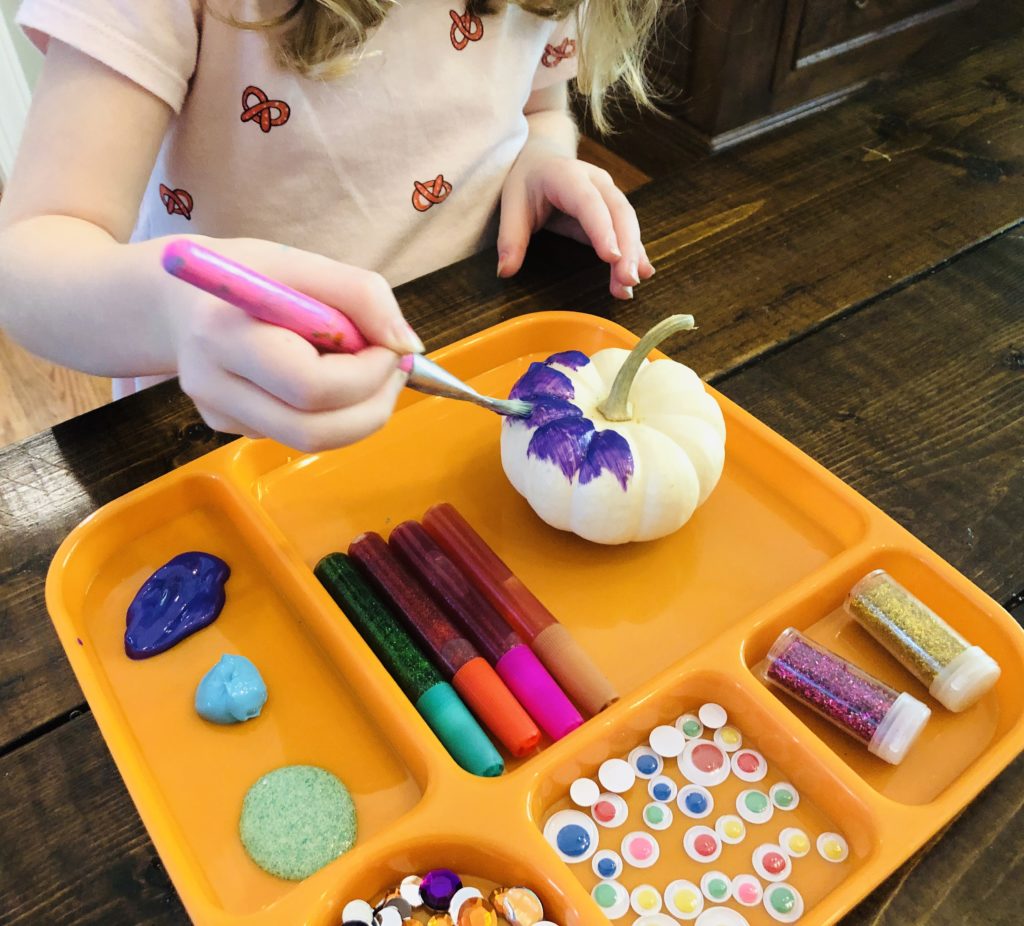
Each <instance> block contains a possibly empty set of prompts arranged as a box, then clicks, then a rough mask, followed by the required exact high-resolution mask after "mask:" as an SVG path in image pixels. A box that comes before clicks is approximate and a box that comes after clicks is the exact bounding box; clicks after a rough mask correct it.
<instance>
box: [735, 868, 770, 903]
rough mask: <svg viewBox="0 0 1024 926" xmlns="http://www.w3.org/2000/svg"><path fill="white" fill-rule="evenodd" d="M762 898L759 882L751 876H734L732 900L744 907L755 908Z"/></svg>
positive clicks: (762, 893) (762, 892) (762, 891)
mask: <svg viewBox="0 0 1024 926" xmlns="http://www.w3.org/2000/svg"><path fill="white" fill-rule="evenodd" d="M763 896H764V890H763V889H762V887H761V882H760V881H758V880H757V878H755V877H754V876H753V875H736V877H735V878H733V879H732V898H733V900H735V901H736V903H738V904H743V906H744V907H756V906H757V905H758V904H759V903H760V902H761V898H762V897H763Z"/></svg>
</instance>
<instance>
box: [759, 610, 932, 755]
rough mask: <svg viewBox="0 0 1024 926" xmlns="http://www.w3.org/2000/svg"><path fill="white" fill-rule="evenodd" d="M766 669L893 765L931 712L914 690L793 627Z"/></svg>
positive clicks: (777, 681) (770, 653)
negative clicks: (897, 687) (860, 665)
mask: <svg viewBox="0 0 1024 926" xmlns="http://www.w3.org/2000/svg"><path fill="white" fill-rule="evenodd" d="M762 675H763V677H764V678H765V680H766V681H768V682H771V683H772V684H774V685H777V686H778V687H779V688H781V689H783V690H784V691H786V692H788V693H789V694H791V695H792V696H793V697H794V698H796V699H797V700H798V701H800V702H802V703H803V704H806V705H807V706H808V707H809V708H811V709H812V710H813V711H815V712H817V713H818V714H820V715H821V716H822V717H824V718H825V719H826V720H829V721H831V722H832V723H833V724H835V726H837V727H839V728H840V729H841V730H845V731H846V732H847V733H849V734H850V735H851V736H854V737H856V738H857V739H859V740H860V741H861V742H862V743H864V744H865V745H866V746H867V747H868V750H869V751H870V752H872V753H874V754H875V755H876V756H878V757H880V758H882V759H885V761H886V762H890V763H892V764H893V765H898V764H899V763H900V762H902V761H903V758H904V756H906V754H907V751H908V750H909V749H910V747H911V746H912V745H913V743H914V740H916V739H917V736H918V734H919V733H920V732H921V730H922V729H923V728H924V725H925V724H926V723H927V722H928V718H929V717H930V716H931V710H929V708H928V707H927V706H926V705H925V704H922V703H921V702H920V701H918V700H917V698H915V697H914V696H913V695H910V694H908V693H907V692H905V691H904V692H902V693H900V692H897V691H895V690H894V689H892V688H890V687H889V686H888V685H886V684H885V683H884V682H880V681H879V680H878V679H877V678H874V677H873V676H871V675H868V673H867V672H864V671H863V670H862V669H858V668H857V667H856V666H855V665H853V664H852V663H850V662H847V661H846V660H845V659H843V658H842V657H841V656H838V655H836V654H835V653H833V652H832V651H831V650H829V649H826V648H825V647H824V646H821V645H820V644H818V643H815V642H813V641H812V640H809V639H807V637H805V636H804V635H803V634H802V633H800V632H799V631H798V630H796V629H795V628H793V627H789V628H787V629H786V630H784V631H782V633H781V634H780V635H779V638H778V639H777V640H776V641H775V643H774V644H773V645H772V648H771V649H770V650H769V651H768V658H767V659H766V660H765V665H764V667H763V669H762Z"/></svg>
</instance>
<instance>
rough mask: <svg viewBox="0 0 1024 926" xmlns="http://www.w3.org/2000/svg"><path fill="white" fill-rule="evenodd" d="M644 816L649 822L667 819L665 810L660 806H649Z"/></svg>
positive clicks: (659, 821)
mask: <svg viewBox="0 0 1024 926" xmlns="http://www.w3.org/2000/svg"><path fill="white" fill-rule="evenodd" d="M644 816H646V817H647V822H648V823H661V821H662V820H664V819H665V812H664V811H663V810H662V809H661V808H660V807H648V808H647V813H646V814H644Z"/></svg>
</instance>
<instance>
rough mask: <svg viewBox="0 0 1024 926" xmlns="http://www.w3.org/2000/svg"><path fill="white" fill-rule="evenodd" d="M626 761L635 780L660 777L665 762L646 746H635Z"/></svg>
mask: <svg viewBox="0 0 1024 926" xmlns="http://www.w3.org/2000/svg"><path fill="white" fill-rule="evenodd" d="M626 761H627V762H629V764H630V765H631V766H632V767H633V771H634V772H636V777H637V778H645V779H651V778H653V777H654V776H655V775H660V774H661V770H662V769H663V768H664V767H665V762H664V760H663V759H662V758H661V756H659V755H658V754H657V753H656V752H655V751H654V750H653V749H648V748H647V747H646V746H637V747H636V749H634V750H633V751H632V752H631V753H630V754H629V755H628V756H627V757H626Z"/></svg>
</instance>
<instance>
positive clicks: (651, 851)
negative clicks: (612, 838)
mask: <svg viewBox="0 0 1024 926" xmlns="http://www.w3.org/2000/svg"><path fill="white" fill-rule="evenodd" d="M621 851H622V858H623V860H624V861H626V862H627V863H628V864H630V865H632V866H633V867H634V868H650V867H651V866H652V865H654V864H655V863H656V862H657V861H658V858H659V857H660V856H661V847H660V846H659V845H658V840H657V839H655V838H654V837H653V836H652V835H651V834H650V833H642V832H639V831H637V832H632V833H627V834H626V835H625V836H623V837H622V846H621Z"/></svg>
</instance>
